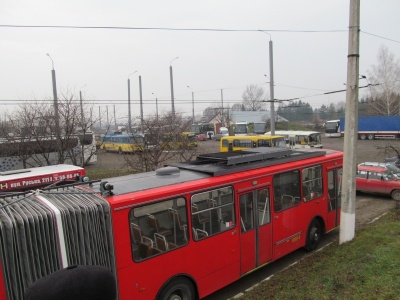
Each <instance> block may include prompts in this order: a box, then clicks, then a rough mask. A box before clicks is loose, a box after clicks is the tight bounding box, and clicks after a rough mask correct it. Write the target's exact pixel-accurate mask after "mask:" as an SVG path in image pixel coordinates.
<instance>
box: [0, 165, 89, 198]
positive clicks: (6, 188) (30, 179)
mask: <svg viewBox="0 0 400 300" xmlns="http://www.w3.org/2000/svg"><path fill="white" fill-rule="evenodd" d="M83 175H85V169H84V168H81V167H77V166H73V165H67V164H60V165H51V166H44V167H37V168H29V169H20V170H13V171H5V172H0V192H10V191H20V190H24V189H28V188H33V187H37V186H44V185H50V184H52V183H55V182H57V181H58V180H63V179H70V180H71V179H72V180H75V177H76V176H83Z"/></svg>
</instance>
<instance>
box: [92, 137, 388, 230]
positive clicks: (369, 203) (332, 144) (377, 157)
mask: <svg viewBox="0 0 400 300" xmlns="http://www.w3.org/2000/svg"><path fill="white" fill-rule="evenodd" d="M343 141H344V139H343V138H324V137H323V139H322V144H323V145H324V148H326V149H334V150H339V151H343ZM387 143H389V142H387V141H368V140H366V141H358V143H357V163H361V162H365V161H383V159H384V158H385V157H388V156H393V154H391V155H390V154H385V153H384V152H383V150H382V148H383V147H384V146H385V145H386V144H387ZM196 151H197V152H198V153H211V152H218V151H219V142H217V141H203V142H199V146H198V148H197V149H196ZM97 157H98V161H97V163H95V164H93V165H91V166H88V167H86V169H87V170H96V169H98V170H99V169H101V170H119V169H125V168H127V166H126V163H125V160H124V157H123V155H120V154H118V153H105V152H103V151H99V153H98V156H97ZM394 206H395V203H394V201H393V200H391V199H390V197H380V196H371V195H367V194H362V195H358V196H357V199H356V227H359V226H362V225H366V224H368V223H370V222H371V221H372V220H374V219H375V218H376V217H378V216H380V215H382V214H383V213H384V212H386V211H388V210H389V209H391V208H394Z"/></svg>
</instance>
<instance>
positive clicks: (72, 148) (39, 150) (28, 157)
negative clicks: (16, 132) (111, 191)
mask: <svg viewBox="0 0 400 300" xmlns="http://www.w3.org/2000/svg"><path fill="white" fill-rule="evenodd" d="M60 156H61V158H60ZM96 161H97V155H96V141H95V138H94V134H93V133H92V132H87V133H85V134H83V133H77V134H73V135H70V136H62V137H61V139H57V138H56V137H29V138H23V137H12V138H11V137H9V138H7V139H5V138H3V139H0V172H4V171H11V170H19V169H26V168H33V167H40V166H46V165H56V164H59V163H60V162H61V163H66V164H74V165H80V166H82V165H87V164H89V163H93V162H96Z"/></svg>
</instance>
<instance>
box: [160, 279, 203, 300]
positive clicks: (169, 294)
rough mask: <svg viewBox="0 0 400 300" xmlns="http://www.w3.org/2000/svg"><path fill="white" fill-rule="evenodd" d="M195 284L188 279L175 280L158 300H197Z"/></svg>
mask: <svg viewBox="0 0 400 300" xmlns="http://www.w3.org/2000/svg"><path fill="white" fill-rule="evenodd" d="M195 299H196V293H195V289H194V286H193V283H192V282H191V281H190V280H189V279H187V278H175V279H173V280H171V281H170V282H168V283H167V285H166V286H165V287H164V288H163V289H162V290H161V292H160V293H159V295H158V297H157V300H195Z"/></svg>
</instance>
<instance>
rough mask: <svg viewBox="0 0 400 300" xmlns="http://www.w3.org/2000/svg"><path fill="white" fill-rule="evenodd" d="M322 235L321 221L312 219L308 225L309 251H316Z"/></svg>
mask: <svg viewBox="0 0 400 300" xmlns="http://www.w3.org/2000/svg"><path fill="white" fill-rule="evenodd" d="M321 237H322V226H321V222H320V221H318V220H317V219H314V220H312V222H311V224H310V226H309V227H308V231H307V237H306V245H305V249H306V250H307V251H309V252H311V251H314V250H315V249H316V248H317V247H318V243H319V241H320V239H321Z"/></svg>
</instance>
